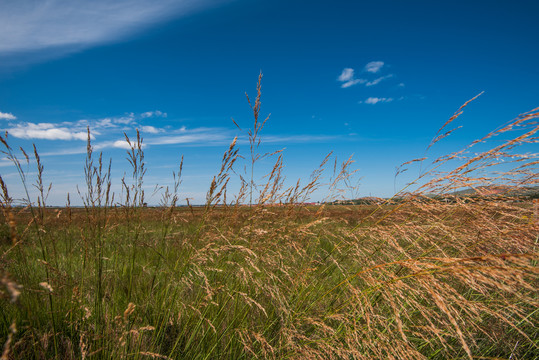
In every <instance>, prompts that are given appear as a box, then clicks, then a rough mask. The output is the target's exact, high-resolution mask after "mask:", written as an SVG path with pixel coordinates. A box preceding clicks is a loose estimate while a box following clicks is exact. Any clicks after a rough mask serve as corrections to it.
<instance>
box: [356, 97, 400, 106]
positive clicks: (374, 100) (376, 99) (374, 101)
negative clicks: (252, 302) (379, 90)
mask: <svg viewBox="0 0 539 360" xmlns="http://www.w3.org/2000/svg"><path fill="white" fill-rule="evenodd" d="M391 101H393V98H379V97H369V98H368V99H367V100H365V101H360V103H364V104H370V105H375V104H378V103H384V102H391Z"/></svg>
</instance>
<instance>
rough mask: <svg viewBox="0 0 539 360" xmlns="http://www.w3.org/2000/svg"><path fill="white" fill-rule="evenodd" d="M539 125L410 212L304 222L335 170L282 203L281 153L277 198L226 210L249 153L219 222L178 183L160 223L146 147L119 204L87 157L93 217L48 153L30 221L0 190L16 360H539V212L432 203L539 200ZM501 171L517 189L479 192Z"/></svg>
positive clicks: (519, 122) (494, 204) (447, 177)
mask: <svg viewBox="0 0 539 360" xmlns="http://www.w3.org/2000/svg"><path fill="white" fill-rule="evenodd" d="M252 108H253V114H254V117H255V121H254V126H253V127H252V129H251V130H250V131H249V132H248V137H249V139H250V149H249V155H250V157H249V156H245V158H246V159H247V162H248V163H249V164H250V165H251V166H252V167H251V169H253V168H254V166H255V164H256V163H257V161H258V160H259V159H260V158H261V156H263V155H259V154H258V144H259V143H258V139H259V132H260V131H261V129H262V128H263V125H264V121H262V122H261V121H259V120H258V114H259V110H260V82H259V88H258V96H257V98H256V100H255V102H254V103H253V104H252ZM460 111H461V109H460V110H459V112H457V113H456V114H455V116H454V117H452V118H451V119H450V120H449V121H448V123H446V124H445V125H444V126H443V127H442V129H441V131H440V132H439V134H437V136H436V137H435V140H433V142H436V141H439V140H440V139H441V138H443V137H444V134H447V132H444V131H446V130H445V129H444V128H445V127H446V126H447V125H448V124H450V123H451V121H453V120H454V118H456V116H458V114H460ZM537 118H538V113H536V112H531V113H527V114H524V115H523V116H521V117H519V118H517V119H515V120H514V121H513V122H511V123H509V124H507V125H506V126H505V127H502V128H500V129H498V130H496V131H494V132H492V133H489V134H488V135H486V136H485V138H483V139H480V142H482V143H483V142H484V141H486V140H487V139H489V138H492V137H494V136H496V135H501V134H505V133H507V132H508V130H518V131H520V132H519V133H518V134H517V135H516V136H512V137H511V138H510V139H507V140H506V141H504V142H502V143H501V145H500V143H497V145H496V146H494V147H493V148H492V149H490V150H487V151H484V152H481V153H480V154H475V155H473V156H470V157H469V158H467V159H465V160H464V161H462V156H463V154H465V153H464V152H456V153H454V154H449V155H448V156H446V157H442V158H439V159H437V160H436V161H434V162H433V163H432V164H433V166H432V167H431V168H430V169H429V170H427V171H424V172H423V173H422V175H421V177H423V176H425V175H426V174H429V175H433V174H434V175H435V176H432V178H431V179H430V180H428V181H423V182H418V183H417V187H416V189H415V190H414V191H413V192H405V191H402V192H400V193H399V194H398V196H399V202H398V203H392V202H391V201H389V200H384V199H379V201H378V202H376V203H373V204H372V205H351V206H344V205H340V206H335V205H332V206H329V205H327V206H326V205H321V206H305V205H302V203H304V202H305V201H307V200H308V199H309V197H310V195H311V194H312V193H313V191H315V190H316V189H319V187H320V186H321V184H323V183H324V181H323V176H322V175H323V171H322V170H323V169H324V166H325V164H326V162H327V159H326V160H325V161H324V162H323V163H322V165H321V167H320V169H318V170H315V172H313V176H312V177H311V180H310V181H309V182H308V183H307V184H304V185H300V184H299V183H298V184H297V185H296V186H292V187H290V188H284V187H283V177H282V175H281V168H282V161H283V160H282V154H280V153H276V154H273V155H271V156H273V158H275V159H276V160H275V166H274V167H273V169H271V170H270V171H269V172H268V176H267V177H266V178H265V180H264V182H263V183H258V182H256V180H255V177H254V175H253V174H254V172H251V173H250V174H249V173H247V174H246V175H245V176H243V177H240V178H241V183H242V186H241V188H240V190H239V192H238V193H237V194H235V196H234V197H231V196H230V195H229V196H228V198H229V199H231V198H232V200H226V191H227V184H228V182H229V180H230V178H231V177H232V176H234V175H235V173H234V172H233V171H232V169H233V168H234V164H235V162H236V161H238V159H239V157H238V154H239V152H238V151H239V150H238V149H237V147H236V142H235V141H234V142H233V143H232V144H231V146H230V148H229V149H228V150H227V151H226V152H225V154H224V156H223V162H222V167H221V169H220V171H219V172H218V174H217V175H216V176H215V178H214V179H213V181H212V184H211V186H210V189H209V190H208V196H207V203H206V204H205V206H202V207H189V206H187V207H179V206H178V205H179V202H180V200H179V199H180V191H181V186H180V185H181V182H180V179H181V177H180V176H181V171H180V172H179V173H178V174H175V177H174V180H175V185H174V186H173V187H172V188H170V189H165V190H164V191H163V193H162V201H161V204H160V206H159V207H155V208H152V207H145V206H144V204H145V197H144V190H143V189H144V187H143V181H144V173H145V165H144V152H143V147H142V141H143V140H142V138H141V137H140V136H139V137H138V138H137V139H136V140H132V141H131V140H128V141H129V143H130V144H131V145H132V149H131V151H129V152H128V159H129V161H130V163H131V166H132V170H133V171H132V177H131V178H130V179H125V178H124V179H123V180H122V186H123V191H122V194H121V195H120V196H118V197H116V198H115V196H114V194H112V193H111V191H110V189H111V178H110V169H109V168H108V167H107V165H106V163H104V162H103V160H102V158H101V157H100V156H96V155H95V154H93V151H92V146H91V144H90V141H88V155H87V159H86V163H85V164H84V165H82V166H83V167H84V169H85V174H86V191H85V192H84V193H83V194H82V198H83V202H84V204H85V206H84V207H83V208H73V207H70V206H66V207H62V208H56V209H53V208H48V207H47V206H46V193H47V186H46V185H44V184H43V182H42V180H41V179H42V176H41V174H42V173H43V167H42V165H41V160H40V159H39V155H38V152H37V150H36V151H35V152H34V155H33V156H32V157H33V159H34V161H35V163H36V164H37V169H38V177H37V180H36V182H35V184H33V185H35V186H36V188H37V190H38V197H37V199H30V198H28V199H27V200H26V202H25V203H23V204H22V205H23V206H18V205H20V204H16V202H15V201H14V200H13V199H12V198H11V197H10V194H9V189H8V188H7V186H6V184H5V183H4V181H3V180H2V181H0V185H1V187H2V194H1V198H2V202H1V204H2V210H3V211H2V215H1V216H2V217H1V219H0V224H1V225H0V256H1V259H0V341H1V343H2V344H4V348H3V354H2V359H35V358H37V359H52V358H55V359H75V358H82V359H119V358H126V359H251V358H262V359H288V358H290V359H449V358H451V359H453V358H457V359H458V358H464V359H465V358H473V359H535V358H537V357H538V356H539V332H538V327H537V325H538V320H539V315H538V312H537V309H538V301H537V286H538V277H537V275H538V267H537V261H538V260H539V253H538V248H539V243H538V233H539V223H538V219H537V215H538V214H537V204H534V203H533V202H532V201H522V200H521V199H519V201H518V202H517V201H513V200H514V199H512V197H511V196H510V194H507V195H506V196H500V197H498V198H497V199H496V201H493V200H492V199H483V198H482V197H481V196H477V197H474V198H473V201H469V200H468V201H463V200H462V199H461V198H459V197H455V198H454V199H453V200H452V201H451V202H444V201H439V200H436V198H433V197H432V196H430V195H431V194H433V193H435V194H448V193H451V192H452V191H454V190H455V189H459V188H462V187H474V186H478V184H479V185H485V184H487V185H488V184H491V183H493V182H496V183H503V184H504V186H505V187H507V188H513V189H514V188H516V187H525V186H535V185H536V184H537V167H536V165H537V156H536V155H535V154H530V153H523V152H521V153H519V152H518V151H515V150H518V149H519V147H518V146H520V145H523V146H529V145H530V144H531V143H535V142H536V140H537V139H536V138H535V137H534V136H535V135H534V134H535V133H536V132H537V130H538V126H537V122H536V119H537ZM507 126H509V128H507ZM1 140H2V143H3V146H4V154H5V155H6V156H7V157H8V158H10V159H11V160H12V161H13V163H14V165H15V166H16V167H17V169H18V170H19V171H20V172H21V181H22V182H23V184H24V185H25V186H31V184H26V183H25V181H26V177H25V176H24V173H23V172H22V167H21V166H20V161H23V162H24V161H27V160H28V159H29V158H30V156H27V155H26V153H25V152H23V153H22V155H21V156H19V157H20V158H21V159H22V160H19V158H18V157H17V156H16V155H15V150H13V149H12V148H11V147H10V145H9V144H8V141H7V139H6V138H4V137H2V138H1ZM431 145H432V144H431ZM472 145H473V144H472ZM457 157H459V159H460V160H461V163H459V164H458V165H457V166H454V167H453V168H449V170H447V169H446V170H444V172H443V173H441V172H440V173H434V172H435V171H437V169H438V170H440V168H439V167H438V166H439V164H444V166H446V167H447V165H448V164H449V163H450V161H451V160H454V159H456V158H457ZM500 159H504V161H503V166H504V173H503V175H499V174H497V175H496V176H495V177H486V175H485V173H481V176H480V177H477V176H476V177H473V176H472V175H473V174H474V173H475V171H476V170H480V169H485V168H491V167H494V166H495V165H497V164H501V162H502V161H501V160H500ZM413 162H415V161H412V162H411V163H413ZM507 164H510V166H512V167H510V168H508V167H507V166H508V165H507ZM349 166H350V162H349V161H348V162H345V163H343V164H342V165H341V166H338V165H337V164H335V166H334V169H335V173H334V176H333V177H332V178H331V179H332V180H329V182H328V188H329V190H330V192H333V193H337V194H338V191H337V190H338V188H339V187H341V186H343V184H344V186H347V182H346V181H347V179H348V176H349V175H350V174H351V173H352V172H351V171H350V170H349ZM180 168H181V166H180ZM425 178H426V177H425ZM425 178H423V179H425ZM0 179H1V177H0ZM404 190H405V189H404ZM427 195H428V196H427ZM502 195H503V194H502ZM444 198H445V197H444ZM245 204H251V205H252V206H246V205H245Z"/></svg>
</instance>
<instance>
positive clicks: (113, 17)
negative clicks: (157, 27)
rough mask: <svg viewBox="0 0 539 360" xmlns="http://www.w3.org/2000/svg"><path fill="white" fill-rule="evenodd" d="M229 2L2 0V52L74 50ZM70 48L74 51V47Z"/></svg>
mask: <svg viewBox="0 0 539 360" xmlns="http://www.w3.org/2000/svg"><path fill="white" fill-rule="evenodd" d="M227 1H229V0H201V1H192V0H182V1H178V0H115V1H110V0H92V1H72V0H39V1H35V0H16V1H15V0H14V1H2V2H0V54H9V53H16V52H23V51H33V50H42V49H48V48H56V49H63V50H64V52H65V49H66V48H72V51H74V50H77V49H81V48H86V47H89V46H92V45H96V44H103V43H112V42H116V41H118V40H121V39H123V38H126V37H128V36H129V35H131V34H133V33H135V32H137V31H141V30H144V29H145V28H148V27H149V26H150V25H152V24H156V23H159V22H162V21H165V20H167V19H172V18H177V17H181V16H185V15H188V14H190V13H192V12H194V11H196V10H199V9H201V8H205V7H208V6H211V5H215V4H218V3H223V2H227ZM68 52H69V51H68Z"/></svg>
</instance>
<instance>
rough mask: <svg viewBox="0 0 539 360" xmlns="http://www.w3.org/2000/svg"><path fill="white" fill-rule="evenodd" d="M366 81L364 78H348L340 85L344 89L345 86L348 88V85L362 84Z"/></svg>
mask: <svg viewBox="0 0 539 360" xmlns="http://www.w3.org/2000/svg"><path fill="white" fill-rule="evenodd" d="M366 81H367V80H365V79H353V80H350V81H347V82H345V83H344V84H342V85H341V87H342V88H343V89H345V88H348V87H350V86H354V85H356V84H363V83H365V82H366Z"/></svg>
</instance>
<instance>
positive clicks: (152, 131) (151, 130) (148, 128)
mask: <svg viewBox="0 0 539 360" xmlns="http://www.w3.org/2000/svg"><path fill="white" fill-rule="evenodd" d="M140 131H141V132H142V133H149V134H159V133H160V132H163V131H165V130H163V129H158V128H156V127H154V126H150V125H147V126H141V127H140Z"/></svg>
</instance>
